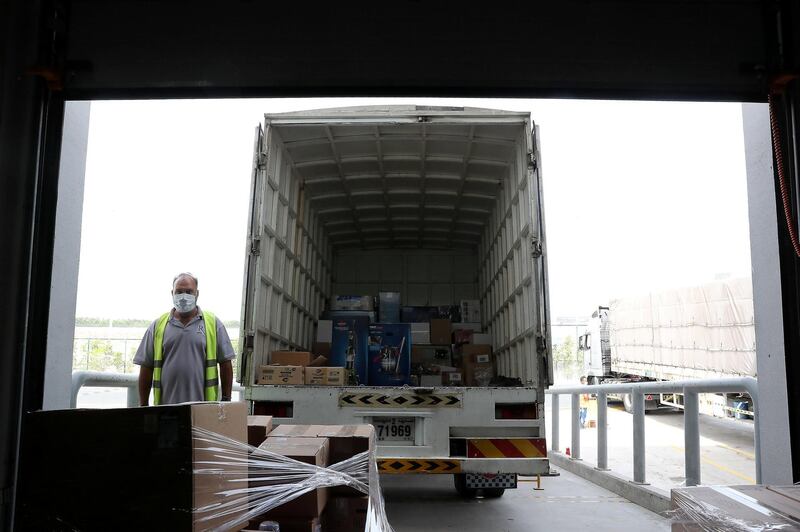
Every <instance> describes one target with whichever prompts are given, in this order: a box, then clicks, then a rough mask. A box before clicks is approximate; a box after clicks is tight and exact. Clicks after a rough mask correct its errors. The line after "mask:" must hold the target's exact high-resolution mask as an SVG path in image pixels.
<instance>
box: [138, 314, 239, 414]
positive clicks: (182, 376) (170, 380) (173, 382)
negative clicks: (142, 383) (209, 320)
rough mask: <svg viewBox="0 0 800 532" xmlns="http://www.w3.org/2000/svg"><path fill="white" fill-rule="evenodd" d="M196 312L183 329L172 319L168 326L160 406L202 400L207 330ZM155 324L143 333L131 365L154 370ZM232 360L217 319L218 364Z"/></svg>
mask: <svg viewBox="0 0 800 532" xmlns="http://www.w3.org/2000/svg"><path fill="white" fill-rule="evenodd" d="M197 310H198V312H197V316H195V317H194V318H192V321H190V322H189V323H188V324H187V325H186V326H184V325H183V323H181V321H180V320H179V319H177V318H176V317H175V316H174V315H173V316H170V318H169V321H168V322H167V328H166V330H165V331H164V359H163V360H164V361H163V365H162V366H161V404H174V403H184V402H187V401H203V400H204V399H205V394H204V391H205V368H206V330H205V322H204V321H203V311H202V310H201V309H200V307H197ZM157 321H158V320H157V319H156V320H154V321H153V323H151V324H150V326H149V327H148V328H147V331H146V332H145V333H144V338H142V343H141V344H139V349H138V350H137V351H136V356H135V357H133V363H134V364H138V365H140V366H145V367H148V368H152V367H153V358H154V356H155V354H154V351H153V337H154V336H155V330H156V322H157ZM235 357H236V353H235V352H234V351H233V346H232V345H231V340H230V338H229V337H228V331H226V330H225V326H224V325H223V324H222V322H221V321H220V319H219V318H217V362H224V361H226V360H233V359H234V358H235ZM220 392H221V390H220Z"/></svg>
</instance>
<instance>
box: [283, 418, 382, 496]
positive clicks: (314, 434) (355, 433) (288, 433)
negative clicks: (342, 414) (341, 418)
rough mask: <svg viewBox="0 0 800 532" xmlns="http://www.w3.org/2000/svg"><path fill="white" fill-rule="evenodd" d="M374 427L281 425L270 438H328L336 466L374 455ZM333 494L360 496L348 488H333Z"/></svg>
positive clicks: (356, 491) (331, 456) (332, 462)
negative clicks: (350, 459)
mask: <svg viewBox="0 0 800 532" xmlns="http://www.w3.org/2000/svg"><path fill="white" fill-rule="evenodd" d="M373 435H374V429H373V428H372V425H286V424H284V425H279V426H278V427H276V428H275V429H274V430H273V431H272V432H271V433H270V438H327V439H328V443H329V445H330V463H331V464H336V463H339V462H342V461H344V460H347V459H348V458H351V457H352V456H354V455H356V454H359V453H363V452H365V451H369V452H370V453H374V451H375V449H374V447H373V439H374V438H373ZM331 493H332V494H340V495H360V494H361V492H360V491H358V490H355V489H353V488H350V487H347V486H336V487H334V488H331Z"/></svg>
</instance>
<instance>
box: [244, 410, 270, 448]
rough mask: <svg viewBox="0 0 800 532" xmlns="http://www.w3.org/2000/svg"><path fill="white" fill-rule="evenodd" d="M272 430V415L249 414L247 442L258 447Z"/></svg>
mask: <svg viewBox="0 0 800 532" xmlns="http://www.w3.org/2000/svg"><path fill="white" fill-rule="evenodd" d="M271 431H272V416H247V443H248V444H250V445H252V446H253V447H258V446H259V445H261V444H262V443H264V440H266V439H267V434H269V433H270V432H271Z"/></svg>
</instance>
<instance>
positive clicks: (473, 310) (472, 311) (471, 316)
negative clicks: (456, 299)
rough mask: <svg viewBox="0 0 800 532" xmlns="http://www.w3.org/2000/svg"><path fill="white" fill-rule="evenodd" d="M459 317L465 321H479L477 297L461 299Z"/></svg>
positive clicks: (479, 304) (479, 310) (479, 303)
mask: <svg viewBox="0 0 800 532" xmlns="http://www.w3.org/2000/svg"><path fill="white" fill-rule="evenodd" d="M461 319H462V320H464V321H466V322H472V323H480V321H481V302H480V301H478V300H477V299H462V300H461Z"/></svg>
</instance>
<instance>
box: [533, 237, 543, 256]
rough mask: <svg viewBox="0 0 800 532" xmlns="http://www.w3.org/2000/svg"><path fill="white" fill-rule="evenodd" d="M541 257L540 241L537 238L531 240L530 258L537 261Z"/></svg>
mask: <svg viewBox="0 0 800 532" xmlns="http://www.w3.org/2000/svg"><path fill="white" fill-rule="evenodd" d="M541 256H542V241H541V240H539V239H538V238H531V257H533V258H534V259H538V258H539V257H541Z"/></svg>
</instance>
